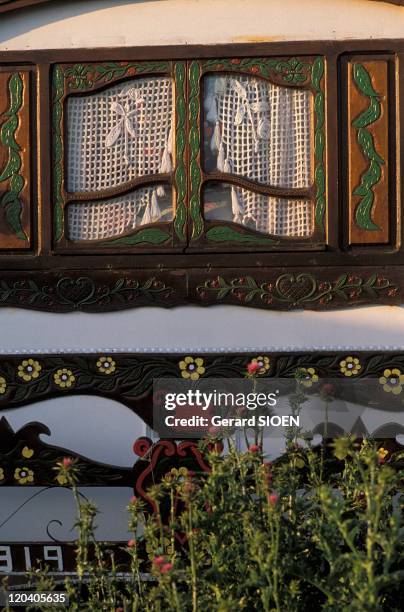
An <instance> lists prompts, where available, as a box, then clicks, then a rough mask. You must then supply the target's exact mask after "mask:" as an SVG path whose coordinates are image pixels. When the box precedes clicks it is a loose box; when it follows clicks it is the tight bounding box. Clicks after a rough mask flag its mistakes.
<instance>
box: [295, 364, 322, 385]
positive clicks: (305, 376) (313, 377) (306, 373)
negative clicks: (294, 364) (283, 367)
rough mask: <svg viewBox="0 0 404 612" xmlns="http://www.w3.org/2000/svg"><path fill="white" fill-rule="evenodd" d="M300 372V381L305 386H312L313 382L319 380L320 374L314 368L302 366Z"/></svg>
mask: <svg viewBox="0 0 404 612" xmlns="http://www.w3.org/2000/svg"><path fill="white" fill-rule="evenodd" d="M299 374H300V375H301V378H299V381H300V382H301V383H302V385H304V386H305V387H311V386H312V385H313V383H316V382H318V376H317V374H316V370H315V369H314V368H300V370H299Z"/></svg>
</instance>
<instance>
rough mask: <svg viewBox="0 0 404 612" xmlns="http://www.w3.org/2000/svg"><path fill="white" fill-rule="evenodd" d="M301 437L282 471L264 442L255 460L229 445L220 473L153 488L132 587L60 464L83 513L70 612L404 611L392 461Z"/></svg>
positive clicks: (71, 467) (134, 512) (135, 509)
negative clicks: (267, 455)
mask: <svg viewBox="0 0 404 612" xmlns="http://www.w3.org/2000/svg"><path fill="white" fill-rule="evenodd" d="M296 401H297V400H296ZM299 435H300V432H295V433H294V435H293V436H291V437H290V439H289V440H288V441H287V450H286V452H285V454H284V455H283V456H281V457H280V458H279V459H277V460H276V461H274V462H273V463H268V462H265V457H264V456H263V454H262V451H261V447H260V446H259V445H256V444H254V445H252V446H251V447H250V449H249V450H248V451H247V452H246V453H239V452H237V451H236V450H235V448H234V445H232V444H230V445H229V451H228V453H227V454H226V455H223V454H221V453H219V452H218V450H217V447H215V448H214V449H213V450H212V446H210V447H209V448H210V449H211V450H208V447H207V446H205V447H204V448H203V450H204V452H205V454H206V456H207V460H208V462H209V465H210V473H208V474H206V473H200V474H193V473H190V472H188V471H187V470H186V469H185V468H180V469H179V470H177V469H173V470H172V471H171V472H170V473H169V474H167V475H166V477H165V478H164V479H163V480H162V481H161V482H160V483H159V484H157V485H155V486H154V487H153V488H152V489H151V490H150V491H149V494H150V496H151V498H152V499H153V501H154V503H155V505H156V508H157V511H156V512H155V513H154V514H152V515H147V514H146V513H145V505H144V504H143V502H142V501H141V500H139V499H137V498H132V500H131V501H130V503H129V505H128V512H129V531H130V534H131V535H130V538H131V539H130V540H129V541H128V545H127V547H126V549H125V552H126V553H127V555H129V559H130V562H129V567H126V572H127V576H126V578H125V580H123V579H122V577H121V576H120V574H119V572H120V571H121V570H122V568H121V567H120V566H119V564H117V563H116V562H115V559H114V557H113V555H112V554H111V553H110V552H108V545H107V544H102V543H100V542H97V541H96V539H95V535H94V533H95V528H94V519H95V516H96V509H95V508H94V506H93V505H92V504H91V503H88V502H85V503H83V502H82V501H81V499H80V497H79V495H78V493H77V487H76V474H77V470H78V466H77V465H76V464H74V462H73V463H72V462H71V460H68V459H67V460H65V462H63V463H62V464H59V465H58V467H57V469H58V470H59V474H60V475H62V476H64V477H65V478H66V479H67V480H68V483H69V485H70V486H71V487H72V490H73V494H74V495H75V497H76V501H77V507H78V520H77V524H76V526H77V529H78V534H79V535H78V539H77V553H76V554H77V574H78V582H77V583H74V584H73V582H72V581H71V580H70V581H66V584H65V585H64V588H66V590H67V591H68V592H69V595H70V602H71V603H70V609H71V610H94V609H95V608H98V609H101V610H125V611H129V610H130V611H142V612H143V611H163V610H164V611H166V610H173V611H177V612H178V611H181V612H182V611H184V612H186V611H188V610H189V611H192V612H195V611H198V610H212V611H218V612H227V611H228V612H230V611H231V612H233V611H234V610H246V611H250V610H264V611H267V612H273V611H274V610H276V611H282V612H284V611H285V610H287V611H288V612H289V611H291V612H293V611H300V610H302V611H303V610H311V609H318V610H326V611H329V612H331V611H337V610H344V611H345V610H346V611H349V612H376V611H379V610H386V611H394V610H397V611H398V610H399V609H400V603H399V602H400V595H399V594H400V589H401V590H402V588H403V585H404V542H403V532H404V525H403V516H402V511H403V502H402V498H401V497H400V494H399V490H400V482H401V481H400V478H402V474H400V471H399V470H397V468H395V467H394V466H395V465H396V463H394V457H392V456H391V454H390V453H389V452H388V451H386V450H385V449H380V448H378V447H377V444H375V443H373V442H372V441H370V440H364V441H359V442H358V441H355V440H353V439H350V438H341V439H338V440H335V441H334V443H333V444H328V445H325V446H324V447H323V448H322V447H311V445H310V443H308V444H307V443H306V444H305V445H300V444H299V438H298V436H299ZM398 461H400V456H398ZM397 465H399V464H397ZM167 508H168V509H167ZM36 578H37V579H38V575H37V577H36ZM45 578H46V584H47V588H50V583H51V580H50V578H49V577H46V575H45V576H44V575H42V581H43V580H44V579H45ZM38 588H39V587H38ZM52 588H55V586H54V587H52ZM59 588H60V587H59Z"/></svg>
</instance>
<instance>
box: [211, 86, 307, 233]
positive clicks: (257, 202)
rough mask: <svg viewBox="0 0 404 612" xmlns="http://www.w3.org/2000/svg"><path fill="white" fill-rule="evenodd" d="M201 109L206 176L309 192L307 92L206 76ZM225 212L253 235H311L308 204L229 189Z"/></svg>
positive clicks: (245, 190) (304, 201)
mask: <svg viewBox="0 0 404 612" xmlns="http://www.w3.org/2000/svg"><path fill="white" fill-rule="evenodd" d="M204 107H205V122H206V123H205V134H207V133H208V134H209V135H210V134H211V135H210V141H209V147H208V151H207V160H206V165H207V166H208V167H207V169H208V170H209V169H211V170H213V169H217V170H219V171H221V172H230V173H232V174H235V175H238V176H242V177H245V178H248V179H251V180H253V181H256V182H257V183H260V184H265V185H271V186H273V187H284V188H309V187H310V185H311V183H312V168H311V165H312V161H311V160H312V116H313V113H312V94H311V92H309V91H307V90H302V89H293V88H286V87H279V86H277V85H273V84H271V83H268V82H266V81H263V80H262V79H257V78H254V77H249V76H236V77H235V76H209V77H207V78H206V79H205V103H204ZM206 127H208V131H207V130H206ZM205 152H206V149H205ZM209 165H210V168H209ZM231 207H232V214H233V220H234V221H235V222H237V223H244V224H246V225H249V226H250V227H251V225H252V224H253V225H254V226H255V228H256V229H257V230H259V231H263V232H267V233H271V234H278V235H282V236H309V235H310V234H311V233H312V231H313V210H312V203H311V202H309V201H306V200H294V199H289V200H288V199H282V198H276V197H268V196H263V195H260V194H256V193H254V192H252V191H249V190H247V189H242V188H239V187H231Z"/></svg>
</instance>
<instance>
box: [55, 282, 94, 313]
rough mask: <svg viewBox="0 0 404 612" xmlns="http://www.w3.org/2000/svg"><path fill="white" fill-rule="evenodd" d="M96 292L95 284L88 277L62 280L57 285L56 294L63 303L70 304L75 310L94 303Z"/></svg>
mask: <svg viewBox="0 0 404 612" xmlns="http://www.w3.org/2000/svg"><path fill="white" fill-rule="evenodd" d="M95 290H96V285H95V282H94V281H93V280H92V279H91V278H88V277H86V276H81V277H80V278H69V277H65V278H61V279H60V280H59V281H58V283H57V285H56V293H57V295H58V297H59V299H60V301H61V303H63V304H69V305H70V306H72V307H73V308H79V307H80V306H81V305H82V304H88V303H89V302H93V301H94V295H95Z"/></svg>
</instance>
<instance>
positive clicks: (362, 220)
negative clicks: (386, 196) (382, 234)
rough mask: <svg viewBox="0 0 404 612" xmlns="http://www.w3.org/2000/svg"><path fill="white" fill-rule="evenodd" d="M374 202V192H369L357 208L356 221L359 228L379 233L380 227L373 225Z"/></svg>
mask: <svg viewBox="0 0 404 612" xmlns="http://www.w3.org/2000/svg"><path fill="white" fill-rule="evenodd" d="M373 201H374V195H373V191H371V190H369V191H368V192H367V194H366V195H365V196H364V197H363V198H362V200H361V201H360V202H359V204H358V206H357V207H356V211H355V221H356V223H357V224H358V225H359V227H361V228H363V229H366V230H368V231H379V230H380V227H379V226H377V225H376V224H375V223H373V221H372V218H371V213H372V207H373Z"/></svg>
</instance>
